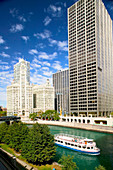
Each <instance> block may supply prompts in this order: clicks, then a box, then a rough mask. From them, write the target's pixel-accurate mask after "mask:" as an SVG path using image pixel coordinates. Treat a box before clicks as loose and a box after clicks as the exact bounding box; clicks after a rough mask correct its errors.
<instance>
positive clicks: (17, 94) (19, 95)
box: [7, 59, 32, 117]
mask: <svg viewBox="0 0 113 170" xmlns="http://www.w3.org/2000/svg"><path fill="white" fill-rule="evenodd" d="M7 112H8V115H18V116H20V115H21V116H26V117H27V116H29V113H30V112H32V86H31V85H30V63H29V62H27V61H25V60H23V59H20V60H19V63H17V64H16V65H15V66H14V80H13V82H12V85H11V86H8V87H7Z"/></svg>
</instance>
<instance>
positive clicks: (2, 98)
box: [0, 89, 7, 105]
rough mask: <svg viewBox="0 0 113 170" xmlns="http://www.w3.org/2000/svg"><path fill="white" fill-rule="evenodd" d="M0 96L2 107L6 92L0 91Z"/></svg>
mask: <svg viewBox="0 0 113 170" xmlns="http://www.w3.org/2000/svg"><path fill="white" fill-rule="evenodd" d="M4 90H5V89H4ZM0 95H1V96H2V97H1V98H0V105H4V102H5V101H6V100H7V96H6V91H1V90H0Z"/></svg>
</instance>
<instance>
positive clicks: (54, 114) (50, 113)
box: [45, 110, 60, 120]
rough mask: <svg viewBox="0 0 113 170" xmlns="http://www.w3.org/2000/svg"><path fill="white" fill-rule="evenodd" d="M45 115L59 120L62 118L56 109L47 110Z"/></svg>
mask: <svg viewBox="0 0 113 170" xmlns="http://www.w3.org/2000/svg"><path fill="white" fill-rule="evenodd" d="M45 115H46V117H47V118H48V119H49V120H50V119H53V120H59V119H60V117H59V113H57V111H56V110H46V111H45Z"/></svg>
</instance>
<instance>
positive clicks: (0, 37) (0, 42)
mask: <svg viewBox="0 0 113 170" xmlns="http://www.w3.org/2000/svg"><path fill="white" fill-rule="evenodd" d="M3 43H5V41H4V39H3V38H2V36H0V44H3Z"/></svg>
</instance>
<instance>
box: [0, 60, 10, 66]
mask: <svg viewBox="0 0 113 170" xmlns="http://www.w3.org/2000/svg"><path fill="white" fill-rule="evenodd" d="M0 64H6V65H7V64H8V62H4V61H2V60H0Z"/></svg>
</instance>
